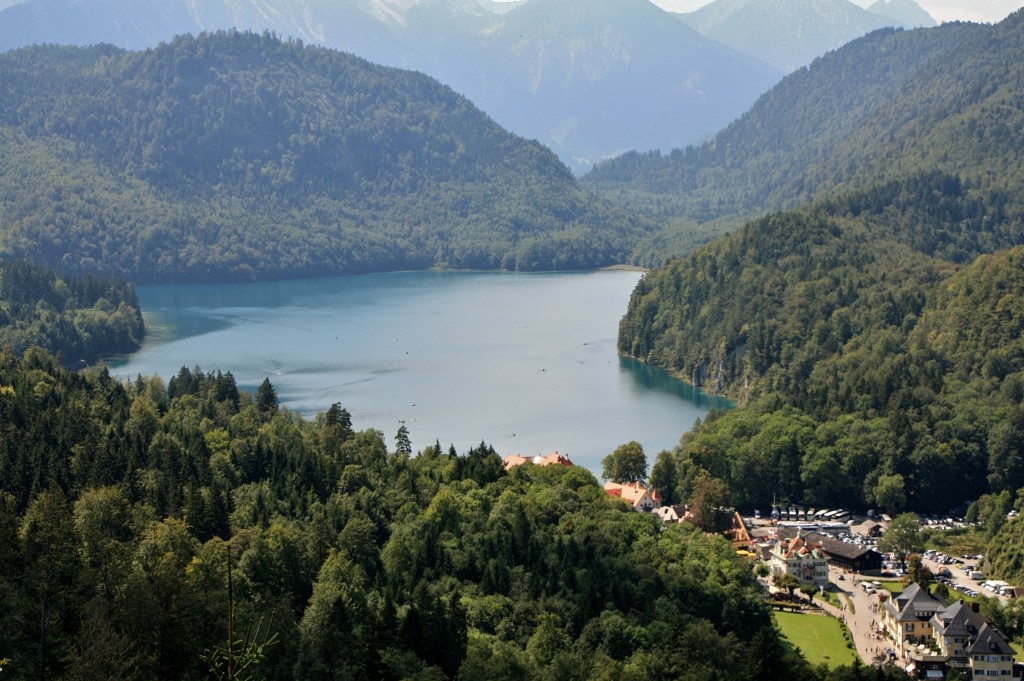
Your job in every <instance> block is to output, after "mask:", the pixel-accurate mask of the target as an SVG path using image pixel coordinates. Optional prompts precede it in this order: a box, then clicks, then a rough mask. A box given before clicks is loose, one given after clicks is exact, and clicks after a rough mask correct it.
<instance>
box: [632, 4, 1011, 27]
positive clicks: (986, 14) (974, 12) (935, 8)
mask: <svg viewBox="0 0 1024 681" xmlns="http://www.w3.org/2000/svg"><path fill="white" fill-rule="evenodd" d="M851 1H852V2H853V3H854V4H857V5H860V6H861V7H867V6H868V5H871V4H874V2H875V0H851ZM652 2H654V4H655V5H658V6H659V7H661V8H663V9H667V10H669V11H672V12H691V11H693V10H695V9H697V8H698V7H702V6H704V5H706V4H708V2H710V0H652ZM917 4H919V5H920V6H921V7H923V8H924V9H925V10H927V12H928V13H929V14H931V15H932V18H933V19H935V20H936V21H939V22H942V21H979V22H997V21H1002V20H1003V19H1005V18H1006V15H1008V14H1010V12H1013V11H1014V10H1017V9H1020V8H1021V7H1022V6H1024V0H917Z"/></svg>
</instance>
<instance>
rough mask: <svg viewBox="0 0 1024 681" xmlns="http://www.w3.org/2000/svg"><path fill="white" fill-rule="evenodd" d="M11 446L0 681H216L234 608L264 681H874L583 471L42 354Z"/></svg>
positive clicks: (269, 395)
mask: <svg viewBox="0 0 1024 681" xmlns="http://www.w3.org/2000/svg"><path fill="white" fill-rule="evenodd" d="M0 434H2V437H0V650H2V651H3V654H4V656H5V657H6V658H9V661H7V662H5V664H4V671H3V673H4V676H5V679H6V678H7V677H10V678H11V679H12V680H14V681H21V680H24V679H37V678H40V677H45V678H47V679H81V678H90V679H151V680H154V681H161V680H168V681H170V680H173V681H191V680H194V679H195V680H198V679H204V678H209V677H210V671H209V669H210V665H209V664H207V662H206V661H205V659H204V658H206V659H209V658H210V657H211V653H212V652H213V650H214V648H215V647H217V646H226V645H227V644H226V640H227V636H228V631H229V629H228V627H229V624H228V623H229V620H228V617H229V615H228V612H229V610H228V608H229V601H228V593H229V592H228V588H229V584H231V585H232V588H233V605H234V632H235V634H236V635H237V636H238V638H239V639H241V638H242V637H243V632H244V631H245V630H246V626H247V625H248V624H249V623H252V625H253V627H254V628H255V626H256V623H258V622H261V621H262V627H263V630H264V631H267V628H268V627H269V632H270V633H273V634H275V635H276V639H272V640H274V641H275V642H273V643H272V645H269V646H267V647H266V648H265V649H264V650H263V656H262V658H263V659H262V660H259V657H258V656H257V664H256V665H254V666H252V667H250V668H249V669H248V670H247V672H250V673H253V674H254V675H258V678H261V679H268V680H277V679H294V678H302V679H308V680H309V681H327V680H329V679H341V678H344V679H347V680H352V681H361V680H363V679H375V680H395V681H397V680H398V679H438V680H440V679H474V680H475V679H502V678H504V679H524V680H525V679H559V680H560V681H574V680H576V681H585V680H586V679H607V678H611V677H614V678H630V679H632V678H636V679H640V678H645V679H659V678H660V679H669V678H671V679H701V680H702V681H754V680H755V679H757V680H767V681H784V680H785V681H846V680H847V679H850V680H853V679H861V678H864V674H865V670H864V669H863V668H860V667H858V668H854V669H850V668H845V669H843V668H840V669H837V670H833V671H832V672H829V671H827V670H826V668H825V667H824V666H821V667H817V668H813V669H812V668H811V667H810V666H809V664H808V663H807V662H806V660H804V659H803V658H801V657H800V656H798V654H796V653H795V652H794V651H793V650H792V649H791V648H789V647H787V646H783V644H782V642H781V641H780V639H779V634H778V631H777V630H776V629H775V628H774V627H773V626H772V621H771V615H770V612H769V609H768V605H767V604H766V603H765V601H764V600H763V597H762V595H761V592H760V589H759V588H758V586H757V585H756V583H755V581H754V578H753V574H752V572H751V570H750V565H749V563H747V562H746V561H744V560H743V559H741V558H739V557H738V556H737V555H736V554H735V552H734V551H733V549H732V548H731V547H730V545H729V543H728V542H727V541H726V540H725V539H723V538H722V537H717V536H707V535H705V534H704V533H703V532H702V531H700V530H698V529H697V528H696V527H694V526H691V525H690V524H688V523H682V524H676V525H671V526H666V525H663V524H662V523H661V521H660V520H659V519H658V518H656V517H655V516H653V515H652V514H646V513H637V512H636V511H634V510H633V509H632V508H631V507H630V506H629V505H628V504H626V503H624V502H622V501H621V500H619V499H614V498H612V497H609V496H608V495H607V494H605V492H604V491H603V490H602V489H601V487H600V486H599V485H598V483H597V481H596V480H595V479H594V477H593V476H592V475H591V474H590V473H589V472H588V471H586V470H584V469H582V468H579V467H562V466H553V467H539V466H533V465H524V466H519V467H516V468H515V469H513V470H512V471H510V472H508V473H506V472H505V471H504V470H503V469H502V466H501V460H500V458H499V457H498V455H497V454H496V453H495V452H494V450H493V449H492V448H490V447H488V446H487V445H485V444H483V443H481V445H480V446H479V447H475V448H473V449H472V450H471V451H469V452H466V453H464V454H461V455H460V454H457V453H455V452H454V451H451V452H448V453H446V452H444V451H441V450H440V448H438V447H430V448H428V449H427V450H425V451H423V452H421V453H420V454H419V455H417V456H411V455H410V452H409V451H408V448H407V447H403V444H402V440H401V437H396V444H395V447H394V448H393V449H392V448H389V447H388V446H387V444H386V442H385V439H384V436H383V434H382V433H381V432H380V431H376V430H366V431H362V432H354V431H353V429H352V427H351V419H350V418H349V416H348V412H347V411H346V410H345V409H343V408H342V407H341V406H340V405H333V406H332V407H331V408H330V409H328V410H327V411H326V412H325V413H323V414H321V415H319V416H318V417H317V418H316V419H315V420H312V421H308V420H304V419H302V418H300V417H298V416H297V415H295V414H291V413H288V412H287V411H286V410H284V409H280V408H278V405H277V401H276V398H275V395H274V389H273V386H272V385H271V384H270V383H269V382H265V383H264V384H263V386H262V387H261V388H260V390H259V391H258V392H257V394H256V395H255V397H253V396H251V395H249V394H247V393H242V392H239V390H238V389H237V387H236V385H235V382H234V379H233V377H232V376H231V374H230V373H228V374H221V373H220V372H217V373H216V374H212V373H204V372H202V371H201V370H199V369H196V370H188V369H182V370H181V371H180V372H179V373H178V374H177V375H176V376H174V377H173V378H172V379H171V380H170V381H168V382H167V383H166V384H165V383H164V382H163V381H162V380H161V379H159V378H155V377H154V378H142V377H140V378H139V379H138V380H137V381H135V382H134V383H130V384H124V383H121V382H119V381H117V380H116V379H114V378H112V377H111V376H110V375H109V374H107V373H106V372H105V371H92V370H90V371H84V372H74V373H71V372H67V371H65V370H63V369H62V368H61V367H60V366H59V365H57V364H56V363H55V362H54V361H53V359H52V358H51V357H49V356H47V355H46V354H45V353H43V352H40V351H31V352H29V353H27V354H26V355H25V357H23V358H21V359H18V358H15V357H13V356H12V355H10V354H4V353H0ZM406 444H407V443H406ZM229 556H230V559H229ZM229 561H230V562H229ZM229 569H230V570H231V581H230V582H229V580H228V570H229ZM260 640H262V638H261V639H260ZM237 650H238V649H237V648H236V651H237ZM221 659H223V658H221ZM222 669H223V667H222ZM870 673H871V678H873V679H879V680H884V679H896V678H897V676H896V675H897V674H899V675H901V674H902V673H903V672H902V671H901V670H898V669H897V668H895V667H891V666H890V667H888V668H887V669H882V668H879V669H878V670H872V671H871V672H870Z"/></svg>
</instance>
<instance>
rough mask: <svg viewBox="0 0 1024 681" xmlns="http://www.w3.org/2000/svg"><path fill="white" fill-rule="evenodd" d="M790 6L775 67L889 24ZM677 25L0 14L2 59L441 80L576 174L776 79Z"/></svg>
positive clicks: (245, 5) (723, 121)
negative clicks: (326, 69)
mask: <svg viewBox="0 0 1024 681" xmlns="http://www.w3.org/2000/svg"><path fill="white" fill-rule="evenodd" d="M787 1H788V2H789V3H790V4H791V5H792V6H793V8H795V9H792V11H791V12H790V13H788V14H785V16H786V18H787V20H788V21H792V22H794V23H798V24H800V25H801V26H803V27H804V32H805V34H806V33H813V34H814V35H813V36H806V37H805V38H804V39H802V40H801V41H792V40H790V41H789V42H791V43H792V45H793V46H800V47H801V49H802V50H803V51H802V52H801V53H800V56H799V57H794V56H782V57H779V58H778V61H779V62H780V63H781V64H783V65H789V64H792V63H795V62H796V61H801V60H805V59H808V58H810V57H813V56H815V55H814V54H813V53H812V52H813V51H814V50H821V51H823V50H825V49H830V48H832V47H835V46H837V45H836V41H837V40H846V39H851V38H854V37H857V36H858V35H861V34H862V33H863V32H865V31H867V30H870V29H871V28H874V27H875V26H877V25H886V24H889V25H891V24H893V23H896V21H894V20H892V19H889V20H886V19H883V18H880V17H879V16H878V15H877V14H871V13H869V12H867V11H865V10H862V9H860V8H858V7H856V6H854V5H852V4H850V3H849V2H846V0H832V2H833V3H835V4H842V5H845V6H847V9H848V10H849V12H850V13H859V14H858V16H860V17H862V20H861V21H860V23H854V24H851V25H845V24H844V25H841V26H838V27H837V26H833V25H832V23H834V22H836V21H843V19H842V16H843V15H842V13H835V12H833V13H831V14H830V13H829V12H826V11H824V9H823V8H827V7H828V6H829V3H827V2H826V1H825V0H816V3H812V4H811V5H810V6H807V7H805V6H804V4H805V3H806V2H807V0H787ZM724 2H727V0H718V2H716V3H714V4H715V5H718V4H719V3H724ZM900 2H904V3H905V2H909V3H911V4H913V0H900ZM760 4H761V2H760V1H759V2H757V3H751V5H750V6H748V7H742V8H738V9H737V10H736V11H735V12H733V13H732V14H731V15H730V16H729V18H728V26H729V29H728V30H729V31H732V32H734V33H736V34H737V35H740V34H755V33H760V32H763V29H764V27H765V25H768V24H765V23H764V22H765V19H764V17H762V16H761V14H760V12H759V11H758V9H757V8H758V6H759V5H760ZM915 6H916V5H915ZM740 9H742V11H740ZM703 11H705V12H710V11H711V8H705V10H703ZM794 13H799V15H800V16H801V17H802V18H800V19H799V20H796V19H794ZM805 15H806V16H805ZM686 16H690V15H686ZM780 16H781V15H780ZM863 17H869V18H871V20H870V21H865V20H863ZM678 18H679V17H678V16H677V15H672V14H669V13H667V12H664V11H663V10H661V9H659V8H657V7H656V6H654V5H653V4H651V3H650V2H648V1H647V0H529V1H528V2H521V3H503V2H492V1H490V0H232V1H229V0H167V1H166V2H161V3H158V4H155V5H151V4H148V3H140V2H136V1H135V0H94V1H93V2H78V1H76V0H24V1H23V2H21V3H18V4H16V5H14V6H12V7H9V8H7V9H6V10H3V11H2V12H0V50H4V49H9V48H14V47H21V46H26V45H29V44H36V43H47V44H52V43H58V44H70V45H83V46H84V45H91V44H95V43H98V42H108V43H111V44H114V45H117V46H119V47H123V48H126V49H142V48H146V47H154V46H156V45H157V44H158V43H160V42H162V41H169V40H171V39H172V38H173V37H174V36H176V35H181V34H184V33H191V34H197V33H199V32H202V31H214V30H219V29H229V28H238V29H251V30H255V31H257V32H259V31H263V30H269V31H272V32H274V33H276V34H277V35H279V36H282V37H295V38H298V39H301V40H303V41H305V42H309V43H314V44H317V45H321V46H326V47H330V48H334V49H338V50H342V51H346V52H351V53H353V54H356V55H358V56H361V57H363V58H366V59H369V60H370V61H373V62H376V63H379V64H383V65H388V66H398V67H402V68H411V69H414V70H418V71H422V72H424V73H427V74H429V75H431V76H434V77H435V78H437V79H438V80H440V81H441V82H443V83H445V84H447V85H449V86H450V87H452V88H453V89H455V90H456V91H457V92H459V93H461V94H463V95H465V96H466V97H468V98H469V99H470V100H471V101H473V102H474V104H476V105H477V106H479V107H480V108H481V109H483V110H484V111H485V112H486V113H488V114H489V115H490V116H491V117H493V118H494V119H495V120H496V121H497V122H498V123H500V124H501V125H503V126H504V127H506V128H508V129H509V130H511V131H513V132H515V133H517V134H519V135H521V136H524V137H527V138H530V139H537V140H539V141H540V142H542V143H543V144H545V145H547V146H548V147H550V148H551V149H552V150H554V151H555V152H556V153H557V154H558V155H559V157H560V158H561V159H562V161H563V162H565V163H566V164H568V165H569V166H570V167H571V168H573V169H574V170H575V171H577V172H582V171H585V170H587V169H589V168H590V167H591V165H592V164H593V163H594V162H596V161H600V160H602V159H605V158H609V157H611V156H614V155H617V154H620V153H623V152H626V151H629V150H634V149H636V150H649V149H666V150H667V149H671V148H674V147H679V146H685V145H688V144H694V143H697V142H700V141H703V140H705V139H707V138H708V137H709V136H710V135H712V134H714V133H715V132H717V131H718V130H720V129H721V128H723V127H724V126H725V125H727V124H728V123H730V122H731V121H733V120H734V119H736V118H737V117H738V116H740V115H741V114H742V113H743V112H744V111H746V110H747V109H748V108H749V107H750V105H751V104H753V102H754V101H755V100H756V98H757V97H758V96H759V95H760V94H762V93H763V92H764V91H765V90H767V89H768V88H769V87H770V86H771V85H772V84H774V83H775V82H777V81H778V80H779V78H781V76H782V75H783V68H784V67H775V66H770V65H768V64H766V63H764V62H763V61H762V59H767V58H770V57H771V55H770V54H769V52H768V51H766V50H765V49H764V47H763V41H753V40H750V41H746V42H747V43H748V44H743V45H739V46H738V48H739V49H737V46H736V45H734V46H732V47H729V46H726V45H724V44H723V43H722V42H721V39H722V36H721V35H719V36H717V37H715V35H714V34H713V33H711V34H709V36H706V35H701V34H700V33H698V32H697V31H695V30H693V29H692V28H690V27H689V26H687V25H686V24H685V23H684V22H682V21H678V20H676V19H678ZM684 18H685V17H684ZM898 21H902V20H898ZM830 22H832V23H830ZM771 25H772V26H773V29H772V33H773V34H775V35H778V36H779V37H780V38H781V39H782V40H783V41H787V40H789V38H788V37H787V35H786V34H784V33H783V32H782V30H781V29H779V28H778V27H775V25H774V24H771ZM744 26H745V27H744ZM819 32H820V33H822V34H824V35H827V39H825V38H823V37H821V36H818V35H817V34H818V33H819ZM753 45H759V46H761V47H759V48H758V49H757V50H753V49H751V46H753ZM745 50H747V51H750V52H752V53H753V54H754V55H755V56H753V57H752V56H751V55H750V54H748V52H747V51H745ZM759 51H760V53H759Z"/></svg>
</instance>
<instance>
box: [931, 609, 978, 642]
mask: <svg viewBox="0 0 1024 681" xmlns="http://www.w3.org/2000/svg"><path fill="white" fill-rule="evenodd" d="M984 625H985V618H984V617H982V616H981V614H980V613H977V612H975V611H974V609H973V608H971V606H970V605H968V604H967V603H964V602H963V600H959V601H957V602H956V603H954V604H952V605H951V606H949V607H948V608H946V609H945V610H943V611H941V612H937V613H935V616H934V617H933V618H932V628H934V629H936V630H937V631H938V632H939V633H940V634H941V635H942V636H945V637H947V638H948V637H952V636H965V637H974V636H977V634H978V632H979V631H981V628H982V627H983V626H984Z"/></svg>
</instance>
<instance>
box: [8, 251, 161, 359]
mask: <svg viewBox="0 0 1024 681" xmlns="http://www.w3.org/2000/svg"><path fill="white" fill-rule="evenodd" d="M143 333H144V329H143V325H142V312H141V310H140V309H139V300H138V298H137V296H136V295H135V289H134V287H132V286H131V285H130V284H127V283H125V282H123V281H119V280H116V279H112V278H110V277H100V276H96V275H91V274H85V275H82V276H78V277H73V276H68V275H63V274H58V273H57V272H55V271H53V270H50V269H47V268H44V267H39V266H37V265H30V264H28V263H25V262H13V263H5V262H3V261H0V348H6V349H7V350H8V351H10V352H13V353H15V354H18V355H20V354H21V353H23V352H24V351H25V350H27V349H28V348H30V347H32V346H38V347H41V348H44V349H46V350H48V351H50V352H52V353H54V354H57V355H59V356H60V357H62V358H63V360H64V362H65V364H67V365H69V366H79V365H83V364H91V363H93V362H95V361H97V360H99V359H100V358H102V357H108V356H110V355H112V354H117V353H121V352H129V351H131V350H135V349H137V348H138V347H139V345H140V344H141V343H142V336H143Z"/></svg>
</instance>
